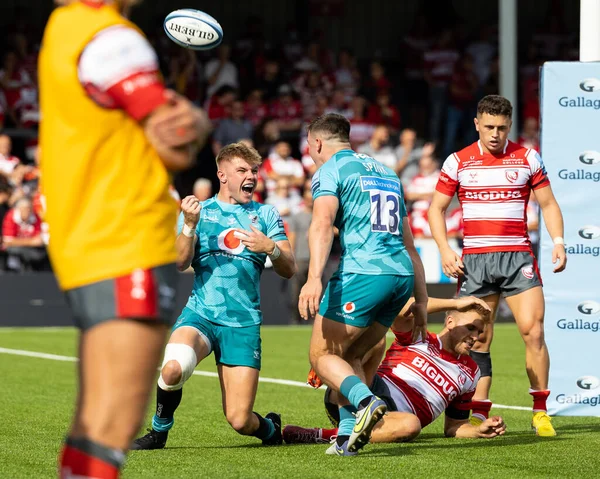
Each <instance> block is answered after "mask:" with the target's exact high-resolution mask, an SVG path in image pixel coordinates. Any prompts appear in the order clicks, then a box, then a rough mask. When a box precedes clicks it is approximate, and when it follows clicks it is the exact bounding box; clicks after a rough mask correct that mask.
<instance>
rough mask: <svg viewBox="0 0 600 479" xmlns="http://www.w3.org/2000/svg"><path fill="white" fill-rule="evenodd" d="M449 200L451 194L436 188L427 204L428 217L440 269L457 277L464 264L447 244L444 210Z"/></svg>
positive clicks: (447, 274) (450, 199) (461, 271)
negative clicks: (440, 263) (440, 262)
mask: <svg viewBox="0 0 600 479" xmlns="http://www.w3.org/2000/svg"><path fill="white" fill-rule="evenodd" d="M451 202H452V196H448V195H445V194H443V193H441V192H439V191H437V190H436V191H435V192H434V193H433V198H432V200H431V205H430V206H429V213H428V217H429V227H430V228H431V235H432V236H433V239H434V240H435V242H436V243H437V245H438V248H439V250H440V256H441V260H442V270H443V271H444V274H445V275H446V276H448V277H452V278H458V276H460V275H462V274H463V273H464V271H463V267H464V265H463V262H462V260H461V259H460V256H459V255H458V254H457V253H456V251H454V250H453V249H452V248H451V247H450V245H449V244H448V231H447V230H446V210H447V209H448V207H449V206H450V203H451Z"/></svg>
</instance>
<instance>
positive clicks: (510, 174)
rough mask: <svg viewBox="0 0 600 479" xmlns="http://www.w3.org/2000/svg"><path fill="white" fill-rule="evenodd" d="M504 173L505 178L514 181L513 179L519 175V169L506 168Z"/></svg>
mask: <svg viewBox="0 0 600 479" xmlns="http://www.w3.org/2000/svg"><path fill="white" fill-rule="evenodd" d="M505 175H506V179H507V180H508V181H509V182H510V183H514V182H515V181H517V178H518V177H519V171H518V170H506V172H505Z"/></svg>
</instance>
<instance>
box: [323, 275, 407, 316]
mask: <svg viewBox="0 0 600 479" xmlns="http://www.w3.org/2000/svg"><path fill="white" fill-rule="evenodd" d="M414 282H415V279H414V276H398V275H392V274H382V275H370V274H358V273H343V272H340V271H337V272H336V273H335V274H334V275H333V276H332V277H331V279H330V280H329V283H328V284H327V288H326V289H325V294H324V295H323V299H322V300H321V306H320V307H319V314H320V315H321V316H323V317H325V318H328V319H332V320H333V321H338V322H340V323H344V324H349V325H351V326H357V327H359V328H366V327H368V326H370V325H371V324H373V323H374V322H375V321H377V322H378V323H381V324H383V325H384V326H387V327H390V326H391V325H392V323H393V322H394V319H395V318H396V316H397V315H398V313H399V312H400V310H401V309H402V308H403V307H404V305H405V304H406V302H407V301H408V299H409V298H410V297H411V295H412V293H413V287H414Z"/></svg>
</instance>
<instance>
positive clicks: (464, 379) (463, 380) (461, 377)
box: [458, 373, 467, 386]
mask: <svg viewBox="0 0 600 479" xmlns="http://www.w3.org/2000/svg"><path fill="white" fill-rule="evenodd" d="M458 382H459V383H460V385H461V386H464V385H465V383H466V382H467V376H465V375H464V374H463V373H460V374H459V375H458Z"/></svg>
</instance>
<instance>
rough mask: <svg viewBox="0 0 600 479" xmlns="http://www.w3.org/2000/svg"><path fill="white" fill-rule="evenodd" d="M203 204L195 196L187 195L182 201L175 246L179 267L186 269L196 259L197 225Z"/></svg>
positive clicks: (182, 269) (180, 269)
mask: <svg viewBox="0 0 600 479" xmlns="http://www.w3.org/2000/svg"><path fill="white" fill-rule="evenodd" d="M201 210H202V205H201V204H200V201H198V199H197V198H196V197H195V196H194V195H190V196H186V197H185V198H184V199H183V200H182V201H181V214H180V215H179V221H178V224H177V231H178V234H177V239H176V240H175V247H176V248H177V263H176V264H177V269H178V270H179V271H185V270H186V269H188V268H189V267H190V265H191V264H192V260H193V259H194V250H195V247H196V242H197V240H198V236H197V235H196V227H197V226H198V223H199V222H200V211H201Z"/></svg>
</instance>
